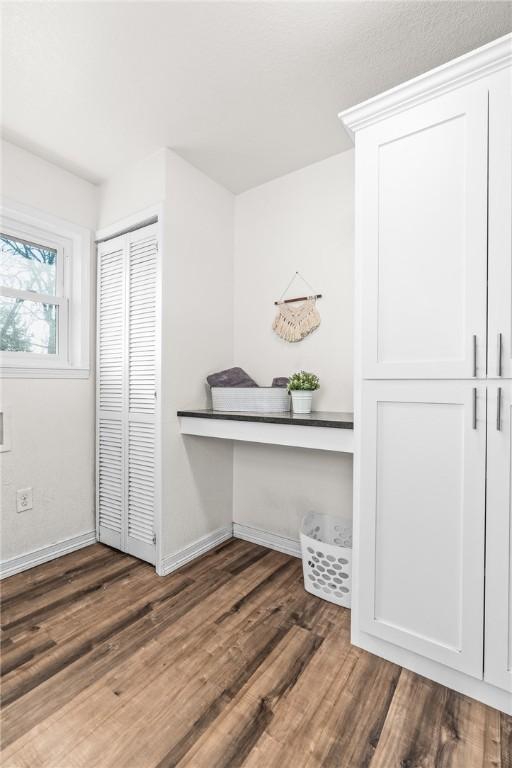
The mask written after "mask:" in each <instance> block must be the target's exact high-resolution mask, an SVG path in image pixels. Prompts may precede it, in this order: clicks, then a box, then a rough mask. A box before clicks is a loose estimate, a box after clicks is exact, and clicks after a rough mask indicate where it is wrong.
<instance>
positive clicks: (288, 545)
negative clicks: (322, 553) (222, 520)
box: [233, 523, 302, 557]
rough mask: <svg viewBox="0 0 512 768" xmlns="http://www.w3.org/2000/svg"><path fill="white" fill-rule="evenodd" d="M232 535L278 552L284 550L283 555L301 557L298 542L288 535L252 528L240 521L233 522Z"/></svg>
mask: <svg viewBox="0 0 512 768" xmlns="http://www.w3.org/2000/svg"><path fill="white" fill-rule="evenodd" d="M233 536H234V537H235V538H236V539H244V540H245V541H252V543H253V544H261V546H262V547H268V548H269V549H276V550H277V551H278V552H284V554H285V555H293V557H302V554H301V549H300V542H299V541H297V539H290V538H289V537H288V536H280V535H279V534H277V533H270V532H269V531H262V530H261V529H260V528H252V527H251V526H250V525H242V524H241V523H233Z"/></svg>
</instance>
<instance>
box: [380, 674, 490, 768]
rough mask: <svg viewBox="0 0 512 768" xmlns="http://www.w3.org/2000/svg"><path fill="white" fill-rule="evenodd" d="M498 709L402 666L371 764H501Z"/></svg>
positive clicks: (413, 767)
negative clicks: (403, 668)
mask: <svg viewBox="0 0 512 768" xmlns="http://www.w3.org/2000/svg"><path fill="white" fill-rule="evenodd" d="M501 763H502V761H501V758H500V714H499V712H497V711H496V710H494V709H491V708H490V707H486V706H484V705H483V704H481V703H480V702H477V701H475V700H473V699H469V698H467V697H466V696H462V695H461V694H458V693H455V692H454V691H450V690H449V689H448V688H445V687H444V686H441V685H437V684H436V683H434V682H432V681H431V680H427V679H426V678H423V677H420V676H419V675H415V674H414V673H413V672H409V671H407V670H403V671H402V673H401V675H400V681H399V684H398V686H397V689H396V692H395V696H394V697H393V701H392V703H391V706H390V708H389V712H388V716H387V718H386V722H385V724H384V728H383V731H382V734H381V737H380V739H379V743H378V746H377V749H376V751H375V755H374V757H373V760H372V762H371V764H370V765H371V768H392V767H393V768H395V766H397V765H406V766H410V768H444V766H449V767H450V768H469V766H471V768H496V767H498V768H501Z"/></svg>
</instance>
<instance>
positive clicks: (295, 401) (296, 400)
mask: <svg viewBox="0 0 512 768" xmlns="http://www.w3.org/2000/svg"><path fill="white" fill-rule="evenodd" d="M291 394H292V406H293V412H294V413H311V405H312V403H313V391H312V390H305V389H292V392H291Z"/></svg>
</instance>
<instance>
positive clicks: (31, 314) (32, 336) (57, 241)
mask: <svg viewBox="0 0 512 768" xmlns="http://www.w3.org/2000/svg"><path fill="white" fill-rule="evenodd" d="M27 210H28V209H23V211H21V210H19V209H15V210H9V211H8V213H7V210H6V208H5V207H4V206H3V207H2V221H1V226H0V354H1V357H2V369H1V370H2V375H3V376H26V375H34V376H45V377H46V376H70V375H87V374H88V346H89V345H88V334H89V330H88V321H89V301H88V295H89V292H88V288H89V275H88V265H89V257H90V233H87V231H85V230H82V229H81V228H75V227H73V226H72V225H69V224H68V223H67V222H59V221H58V220H57V219H54V218H52V217H48V216H47V215H46V214H41V213H38V214H35V213H34V212H31V213H27Z"/></svg>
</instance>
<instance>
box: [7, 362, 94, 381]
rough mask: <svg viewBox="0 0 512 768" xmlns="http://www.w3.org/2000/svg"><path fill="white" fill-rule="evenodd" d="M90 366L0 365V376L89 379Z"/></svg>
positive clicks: (10, 377) (11, 377)
mask: <svg viewBox="0 0 512 768" xmlns="http://www.w3.org/2000/svg"><path fill="white" fill-rule="evenodd" d="M90 373H91V372H90V370H89V368H78V367H74V366H69V365H68V366H66V365H62V366H28V365H2V366H0V378H2V379H88V378H89V376H90Z"/></svg>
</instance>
